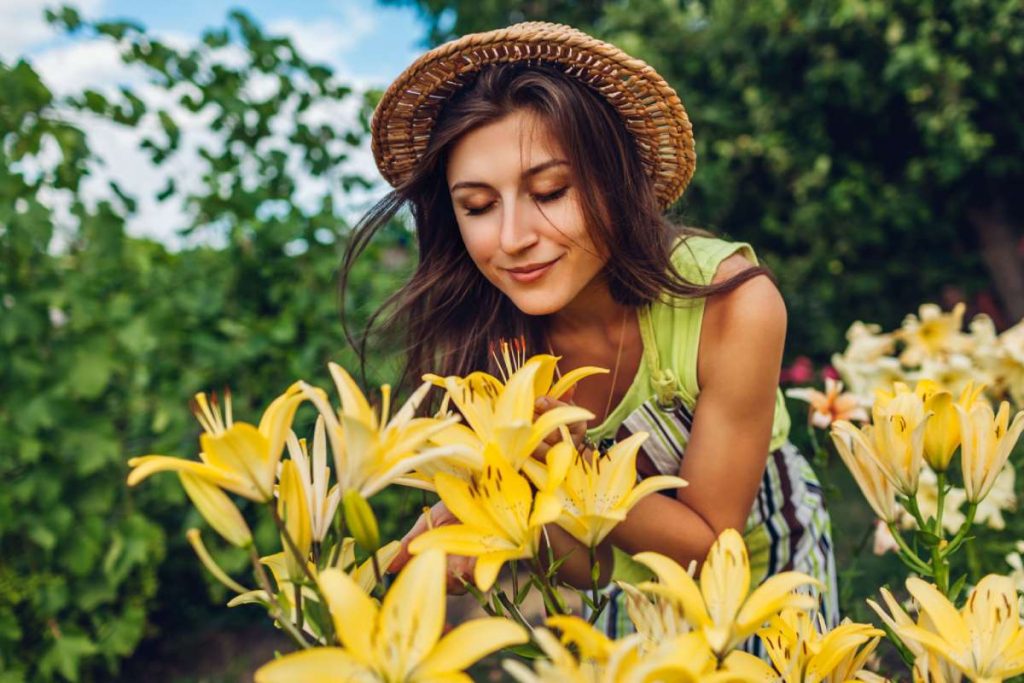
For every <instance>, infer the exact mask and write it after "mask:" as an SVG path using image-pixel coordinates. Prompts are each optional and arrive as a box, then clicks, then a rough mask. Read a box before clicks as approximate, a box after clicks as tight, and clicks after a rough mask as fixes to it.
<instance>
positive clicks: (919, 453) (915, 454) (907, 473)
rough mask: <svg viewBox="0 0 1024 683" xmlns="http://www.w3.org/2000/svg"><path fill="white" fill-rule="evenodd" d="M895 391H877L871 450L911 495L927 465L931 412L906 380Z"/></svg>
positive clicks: (898, 487)
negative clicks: (925, 459) (927, 430)
mask: <svg viewBox="0 0 1024 683" xmlns="http://www.w3.org/2000/svg"><path fill="white" fill-rule="evenodd" d="M893 387H894V389H895V393H891V392H887V391H885V390H882V389H877V390H875V403H874V405H873V406H872V407H871V416H872V420H871V421H872V423H873V427H874V429H873V430H872V435H873V436H874V438H875V448H874V449H872V450H871V451H870V453H871V454H873V456H874V457H875V462H876V463H877V464H878V466H879V467H880V468H882V471H883V472H884V473H885V476H887V477H888V478H889V481H891V482H892V484H893V486H895V487H896V490H897V491H899V492H900V493H902V494H903V495H905V496H908V497H912V496H913V495H914V494H915V493H917V484H918V479H919V478H920V476H921V469H922V468H923V467H924V431H925V429H926V428H927V426H928V422H927V420H928V417H929V414H926V413H925V409H924V402H923V401H922V400H921V397H920V396H918V395H917V394H915V393H914V392H912V391H910V388H909V387H907V385H906V384H904V383H903V382H896V383H895V384H894V385H893Z"/></svg>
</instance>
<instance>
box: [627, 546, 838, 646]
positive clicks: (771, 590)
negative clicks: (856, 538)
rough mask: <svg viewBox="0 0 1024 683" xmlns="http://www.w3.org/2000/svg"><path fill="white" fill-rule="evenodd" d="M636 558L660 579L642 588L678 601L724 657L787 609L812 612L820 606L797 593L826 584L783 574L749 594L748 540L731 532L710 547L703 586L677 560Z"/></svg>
mask: <svg viewBox="0 0 1024 683" xmlns="http://www.w3.org/2000/svg"><path fill="white" fill-rule="evenodd" d="M633 559H634V560H636V561H638V562H640V563H641V564H643V565H645V566H647V567H648V568H649V569H650V570H651V571H653V572H654V574H655V575H656V576H657V577H658V583H653V582H650V581H647V582H644V583H641V584H639V585H638V586H637V587H638V588H640V589H641V590H644V591H649V592H652V593H655V594H658V595H664V596H665V597H667V598H669V599H671V600H673V601H675V602H676V603H677V604H678V605H679V606H680V607H681V608H682V610H683V614H684V615H686V618H687V619H688V620H689V622H690V623H691V624H692V625H693V627H694V629H695V630H697V631H699V632H701V633H703V634H704V637H705V638H706V639H707V641H708V644H709V645H710V646H711V649H712V650H713V651H714V653H715V654H716V655H717V656H718V657H719V658H721V657H723V656H724V655H725V654H726V653H727V652H729V650H732V649H733V648H735V647H736V646H737V645H739V644H740V643H742V642H743V641H744V640H746V639H747V638H748V637H749V636H751V635H753V634H754V633H755V632H756V631H757V629H759V628H760V627H761V625H762V624H764V623H765V622H766V621H767V620H768V619H769V618H770V617H771V616H772V615H774V614H776V613H777V612H778V611H779V610H781V609H783V608H785V607H793V608H797V609H806V610H810V609H813V608H814V607H816V606H817V600H815V598H814V597H812V596H811V595H806V594H799V593H795V592H794V589H796V588H799V587H801V586H816V587H818V588H819V589H820V588H822V586H821V584H820V583H819V582H818V581H816V580H815V579H814V578H812V577H810V576H808V575H806V574H802V573H800V572H792V571H791V572H781V573H779V574H776V575H775V576H772V577H770V578H769V579H768V580H767V581H765V582H764V583H763V584H761V585H760V586H759V587H758V588H757V589H755V590H754V591H753V592H750V560H749V558H748V556H747V548H746V546H745V545H744V544H743V538H742V537H741V536H740V534H739V532H737V531H736V530H735V529H726V530H725V531H723V532H722V534H721V535H720V536H719V537H718V540H716V541H715V543H714V545H712V546H711V551H710V552H709V553H708V557H707V559H706V560H705V561H704V564H703V566H702V567H701V571H700V587H699V588H698V586H697V583H696V582H695V581H694V580H693V578H692V577H691V576H690V575H689V574H688V573H687V572H686V571H684V570H683V568H682V567H680V566H679V565H678V564H676V563H675V562H674V561H673V560H671V559H669V558H667V557H665V556H664V555H660V554H658V553H653V552H644V553H638V554H636V555H634V556H633Z"/></svg>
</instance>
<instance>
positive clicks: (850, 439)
mask: <svg viewBox="0 0 1024 683" xmlns="http://www.w3.org/2000/svg"><path fill="white" fill-rule="evenodd" d="M873 429H874V427H872V426H871V425H864V426H863V427H857V426H855V425H854V424H853V423H851V422H847V421H846V420H836V421H835V422H833V423H832V431H831V432H830V435H831V437H832V443H833V444H835V447H836V451H837V452H838V453H839V457H840V458H842V460H843V463H845V464H846V468H847V469H848V470H850V473H851V474H852V475H853V478H854V480H855V481H856V482H857V486H859V487H860V491H861V493H862V494H864V498H865V500H867V501H868V505H870V506H871V509H872V510H874V511H875V514H876V515H878V517H879V518H880V519H881V520H882V521H884V522H885V523H886V524H888V523H890V522H892V521H894V520H895V519H896V516H897V514H898V512H899V507H898V506H897V505H896V488H895V487H894V486H893V485H892V482H891V481H889V478H888V477H886V476H885V474H884V473H883V472H882V470H881V468H879V467H878V465H877V464H876V463H877V462H878V460H879V457H878V456H877V455H876V454H875V453H873V451H874V449H875V440H874V438H873V437H872V434H871V431H872V430H873Z"/></svg>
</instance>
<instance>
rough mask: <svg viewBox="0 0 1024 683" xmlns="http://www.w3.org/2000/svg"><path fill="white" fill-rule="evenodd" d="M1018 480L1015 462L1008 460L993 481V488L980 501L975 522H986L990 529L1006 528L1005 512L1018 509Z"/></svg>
mask: <svg viewBox="0 0 1024 683" xmlns="http://www.w3.org/2000/svg"><path fill="white" fill-rule="evenodd" d="M1016 480H1017V475H1016V473H1015V471H1014V469H1013V463H1012V462H1007V463H1006V464H1005V465H1003V469H1002V470H1001V471H1000V472H999V475H998V476H997V477H996V480H995V482H993V484H992V488H990V489H989V490H988V495H986V496H985V498H984V499H982V501H981V502H980V503H978V510H977V512H976V513H975V515H974V523H975V524H985V525H987V526H988V527H989V528H990V529H999V530H1002V529H1004V528H1006V520H1005V519H1003V512H1008V511H1013V510H1016V509H1017V494H1016V493H1015V491H1016V488H1017V486H1016Z"/></svg>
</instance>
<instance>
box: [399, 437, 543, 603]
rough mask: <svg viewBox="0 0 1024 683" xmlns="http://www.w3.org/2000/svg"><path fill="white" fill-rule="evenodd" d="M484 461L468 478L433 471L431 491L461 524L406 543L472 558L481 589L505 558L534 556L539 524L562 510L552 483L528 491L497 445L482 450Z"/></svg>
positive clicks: (417, 548) (415, 548)
mask: <svg viewBox="0 0 1024 683" xmlns="http://www.w3.org/2000/svg"><path fill="white" fill-rule="evenodd" d="M484 461H485V462H486V465H485V466H484V469H483V471H482V472H480V473H478V474H475V475H474V476H473V477H472V478H471V479H470V481H468V482H467V481H465V480H463V479H460V478H459V477H453V476H451V475H447V474H444V473H441V474H438V475H437V479H436V480H435V484H436V486H437V494H438V495H439V496H440V497H441V500H442V501H444V504H445V505H446V506H447V507H448V509H449V510H450V511H451V513H452V514H453V515H455V517H457V518H458V519H459V521H460V522H461V524H449V525H445V526H440V527H435V528H434V529H430V530H428V531H426V532H424V533H423V534H421V535H419V536H417V537H416V538H415V539H413V541H412V542H411V543H410V544H409V552H411V553H413V554H414V555H415V554H418V553H421V552H424V551H426V550H428V549H430V548H440V549H442V550H444V551H445V552H448V553H451V554H454V555H465V556H467V557H476V558H477V561H476V569H475V573H474V582H475V583H476V585H477V587H479V588H480V590H483V591H486V590H488V589H489V588H490V587H491V586H492V585H494V581H495V579H496V578H497V576H498V571H499V570H500V569H501V566H502V565H503V564H504V563H505V562H507V561H509V560H519V559H526V558H532V557H536V555H537V552H538V551H539V550H540V534H541V530H542V529H543V527H544V525H545V524H548V523H550V522H554V521H555V520H556V519H557V518H558V516H559V514H560V513H561V511H562V506H561V505H560V504H559V502H558V498H557V496H556V495H555V494H554V493H553V490H552V489H553V488H554V487H556V486H557V485H558V484H559V481H558V480H557V479H553V480H552V481H550V482H549V486H548V488H546V489H541V490H538V491H537V492H536V494H534V492H533V491H531V489H530V482H529V481H528V480H527V479H526V477H524V476H523V475H521V474H520V473H519V472H517V471H516V470H514V469H513V468H512V467H511V466H510V465H509V464H508V462H507V461H506V460H505V459H504V458H503V457H502V455H501V453H500V452H499V451H498V448H497V446H495V445H494V444H488V445H487V446H486V447H485V450H484Z"/></svg>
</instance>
